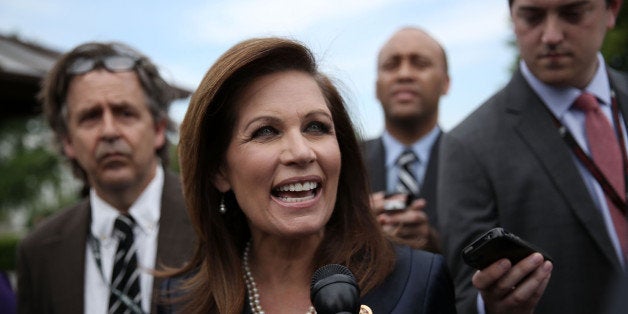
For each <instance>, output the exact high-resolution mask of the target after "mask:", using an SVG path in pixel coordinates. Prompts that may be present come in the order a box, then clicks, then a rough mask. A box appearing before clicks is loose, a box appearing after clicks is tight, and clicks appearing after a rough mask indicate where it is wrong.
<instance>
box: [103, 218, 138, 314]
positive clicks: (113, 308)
mask: <svg viewBox="0 0 628 314" xmlns="http://www.w3.org/2000/svg"><path fill="white" fill-rule="evenodd" d="M134 225H135V221H134V220H133V217H131V216H129V215H120V216H118V218H117V219H116V221H115V223H114V225H113V228H114V235H115V237H117V238H118V250H117V251H116V255H115V258H114V264H113V273H112V274H111V290H112V291H111V294H110V295H109V313H110V314H111V313H116V314H118V313H138V311H141V294H140V278H139V275H140V271H139V269H138V267H137V253H136V252H137V249H136V247H135V245H133V226H134Z"/></svg>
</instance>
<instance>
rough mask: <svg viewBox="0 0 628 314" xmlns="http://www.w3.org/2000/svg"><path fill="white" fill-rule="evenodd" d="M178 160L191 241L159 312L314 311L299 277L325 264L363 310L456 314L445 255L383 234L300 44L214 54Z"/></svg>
mask: <svg viewBox="0 0 628 314" xmlns="http://www.w3.org/2000/svg"><path fill="white" fill-rule="evenodd" d="M179 158H180V164H181V172H182V177H183V187H184V195H185V199H186V203H187V208H188V213H189V215H190V218H191V221H192V224H193V226H194V228H195V231H196V236H197V243H196V250H195V254H194V257H193V259H192V260H191V261H190V263H189V264H188V265H187V266H186V267H185V268H183V269H180V270H177V271H176V272H173V274H172V275H173V276H176V279H174V280H169V281H167V284H166V286H165V287H164V297H165V298H166V299H167V300H166V301H167V303H168V304H169V305H168V306H162V308H161V310H162V311H163V312H170V311H172V312H182V313H269V314H273V313H314V312H315V309H314V307H313V306H312V304H311V302H310V280H311V278H312V274H313V273H314V271H315V270H316V269H318V268H319V267H321V266H323V265H326V264H341V265H344V266H346V267H347V268H348V269H349V270H350V271H351V272H352V273H353V274H354V275H355V278H356V280H357V283H358V285H359V288H360V293H361V294H360V303H361V305H363V308H364V309H366V308H370V309H371V310H372V312H373V313H452V312H454V311H455V309H454V293H453V286H452V283H451V280H450V278H449V274H448V273H447V271H446V268H445V265H444V263H443V259H442V257H441V256H439V255H434V254H431V253H427V252H423V251H417V250H412V249H410V248H409V247H407V246H404V245H401V244H395V243H393V242H392V241H393V240H390V239H387V238H386V237H385V236H384V235H383V233H382V232H381V230H380V227H379V225H378V223H377V222H376V221H375V218H374V217H373V216H372V214H371V212H370V210H369V190H368V184H367V181H366V178H365V173H366V171H365V169H364V165H363V163H362V158H361V155H360V150H359V146H358V141H357V138H356V132H355V130H354V128H353V126H352V123H351V120H350V117H349V115H348V113H347V110H346V108H345V104H344V101H343V99H342V98H341V96H340V94H339V92H338V91H337V89H336V88H335V87H334V85H333V84H332V82H331V81H330V80H329V79H328V78H327V77H326V76H324V75H323V74H321V73H319V72H318V69H317V65H316V62H315V60H314V57H313V55H312V53H311V52H310V51H309V50H308V49H307V48H306V47H305V46H303V45H302V44H300V43H298V42H295V41H292V40H287V39H281V38H262V39H251V40H247V41H244V42H241V43H239V44H237V45H235V46H234V47H232V48H231V49H230V50H228V51H227V52H226V53H225V54H224V55H222V56H221V57H220V58H219V59H218V61H216V63H215V64H214V65H213V66H212V67H211V68H210V69H209V71H208V72H207V74H206V75H205V77H204V79H203V81H202V82H201V83H200V86H199V87H198V89H197V91H196V92H195V93H194V95H193V97H192V100H191V103H190V107H189V108H188V111H187V113H186V115H185V118H184V120H183V123H182V125H181V133H180V143H179Z"/></svg>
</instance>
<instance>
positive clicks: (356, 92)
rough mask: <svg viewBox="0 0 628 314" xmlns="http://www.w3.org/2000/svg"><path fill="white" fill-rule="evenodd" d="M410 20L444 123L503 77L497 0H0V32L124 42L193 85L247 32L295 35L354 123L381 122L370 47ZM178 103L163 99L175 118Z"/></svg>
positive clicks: (502, 15) (54, 41) (362, 126)
mask: <svg viewBox="0 0 628 314" xmlns="http://www.w3.org/2000/svg"><path fill="white" fill-rule="evenodd" d="M408 25H411V26H418V27H422V28H424V29H426V30H427V31H428V32H430V33H431V34H432V35H433V36H434V37H435V38H437V39H438V40H439V41H440V42H441V43H442V44H443V46H444V47H445V49H446V50H447V52H448V57H449V63H450V76H451V79H452V82H451V88H450V91H449V94H448V95H447V96H445V97H444V98H443V99H442V101H441V107H440V108H441V112H440V124H441V126H442V127H443V128H444V129H445V130H448V129H451V128H452V127H453V126H455V125H456V124H457V123H458V122H460V121H461V120H462V119H463V118H464V117H465V116H466V115H468V114H469V113H470V112H471V111H472V110H473V109H475V108H476V107H477V106H478V105H479V104H480V103H481V102H482V101H484V100H485V99H486V98H487V97H489V96H490V95H491V94H493V93H494V92H495V91H497V90H498V89H499V88H500V87H502V86H503V85H504V84H505V83H506V82H507V81H508V79H509V77H510V72H509V71H510V70H509V68H510V66H511V64H512V62H513V58H514V55H515V50H514V49H513V48H511V47H509V46H508V41H509V40H510V39H511V38H512V31H511V26H510V22H509V17H508V4H507V1H505V0H482V1H469V0H311V1H300V0H229V1H227V0H209V1H201V0H190V1H186V0H181V1H171V0H169V1H164V0H152V1H139V0H135V1H134V0H124V1H122V0H111V1H85V0H83V1H80V0H47V1H41V0H0V32H2V33H3V34H17V35H19V36H20V38H22V39H24V40H27V41H34V42H37V43H39V44H42V45H45V46H48V47H51V48H54V49H58V50H61V51H66V50H68V49H71V48H72V47H74V46H76V45H78V44H80V43H83V42H85V41H92V40H97V41H110V40H118V41H123V42H126V43H128V44H130V45H132V46H134V47H136V48H138V49H139V50H140V51H142V52H143V53H145V54H147V55H148V56H149V57H150V58H152V59H153V61H155V62H156V63H157V64H158V65H159V67H160V69H161V71H162V74H163V75H164V76H165V77H166V78H167V79H168V80H169V81H171V82H174V83H177V84H179V85H182V86H185V87H187V88H190V89H194V88H196V86H197V84H198V83H199V82H200V80H201V78H202V77H203V75H204V74H205V72H206V71H207V69H208V68H209V67H210V66H211V64H212V63H213V62H214V61H215V60H216V59H217V58H218V57H219V56H220V55H221V54H222V53H223V52H224V51H226V50H227V49H228V48H229V47H231V46H232V45H234V44H235V43H237V42H239V41H241V40H243V39H247V38H250V37H255V36H271V35H272V36H283V37H289V38H293V39H297V40H299V41H302V42H304V43H305V44H306V45H308V47H310V48H311V49H312V50H313V51H314V54H315V55H316V57H317V58H318V60H319V62H320V64H321V68H322V70H323V71H324V72H325V73H327V74H329V75H330V76H332V77H333V78H335V79H336V80H337V81H338V82H339V83H340V86H339V87H340V89H341V90H342V92H343V95H344V96H345V98H346V100H347V103H348V104H349V110H350V112H351V114H352V117H353V120H354V122H355V124H356V126H357V127H358V128H359V130H360V131H361V133H362V134H363V136H364V137H366V138H370V137H374V136H376V135H378V134H379V133H381V131H382V130H383V118H382V111H381V108H380V105H379V103H378V102H377V100H376V99H375V91H374V86H375V83H374V82H375V75H376V68H375V62H376V55H377V52H378V50H379V48H380V47H381V45H382V44H383V43H384V42H385V41H386V39H387V38H388V37H389V36H390V35H391V34H392V33H393V32H394V31H396V30H397V29H399V28H400V27H403V26H408ZM186 105H187V104H186V103H185V102H179V103H177V104H175V105H174V106H173V108H172V111H171V115H172V117H173V118H174V119H175V120H177V121H180V120H181V119H182V117H183V115H184V113H185V109H186Z"/></svg>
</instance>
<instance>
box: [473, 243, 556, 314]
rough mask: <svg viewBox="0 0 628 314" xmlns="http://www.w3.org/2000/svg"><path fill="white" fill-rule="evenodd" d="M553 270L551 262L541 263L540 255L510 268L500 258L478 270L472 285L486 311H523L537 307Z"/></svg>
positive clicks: (536, 254) (508, 263)
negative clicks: (476, 290) (480, 296)
mask: <svg viewBox="0 0 628 314" xmlns="http://www.w3.org/2000/svg"><path fill="white" fill-rule="evenodd" d="M552 269H553V265H552V263H551V262H549V261H544V260H543V256H542V255H541V254H539V253H533V254H530V256H528V257H526V258H525V259H523V260H521V261H520V262H519V263H517V264H516V265H511V263H510V261H509V260H508V259H501V260H499V261H497V262H495V263H493V264H492V265H490V266H489V267H487V268H485V269H483V270H481V271H477V272H476V273H475V274H474V275H473V278H472V283H473V285H474V286H475V287H476V288H477V289H478V290H480V293H481V295H482V299H483V300H484V303H485V306H486V308H487V309H491V311H495V312H504V311H505V312H507V313H515V312H519V311H521V310H523V311H524V312H525V311H530V310H533V309H534V308H535V307H536V304H537V303H538V301H539V300H540V298H541V296H542V295H543V293H544V292H545V288H547V284H548V283H549V280H550V277H551V273H552ZM515 310H517V311H515ZM511 311H515V312H511Z"/></svg>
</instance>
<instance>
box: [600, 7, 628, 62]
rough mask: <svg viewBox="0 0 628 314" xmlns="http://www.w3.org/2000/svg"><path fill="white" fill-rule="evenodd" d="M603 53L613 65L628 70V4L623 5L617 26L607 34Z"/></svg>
mask: <svg viewBox="0 0 628 314" xmlns="http://www.w3.org/2000/svg"><path fill="white" fill-rule="evenodd" d="M602 54H603V55H604V59H605V60H606V62H607V63H608V64H609V65H610V66H611V67H613V68H615V69H618V70H621V71H624V72H628V5H626V4H624V5H623V7H622V8H621V10H620V11H619V14H618V15H617V20H616V24H615V28H614V29H612V30H611V31H610V32H608V34H606V39H605V41H604V45H603V46H602Z"/></svg>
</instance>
